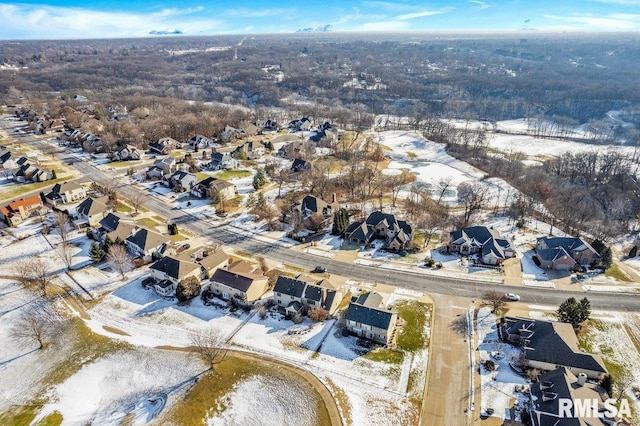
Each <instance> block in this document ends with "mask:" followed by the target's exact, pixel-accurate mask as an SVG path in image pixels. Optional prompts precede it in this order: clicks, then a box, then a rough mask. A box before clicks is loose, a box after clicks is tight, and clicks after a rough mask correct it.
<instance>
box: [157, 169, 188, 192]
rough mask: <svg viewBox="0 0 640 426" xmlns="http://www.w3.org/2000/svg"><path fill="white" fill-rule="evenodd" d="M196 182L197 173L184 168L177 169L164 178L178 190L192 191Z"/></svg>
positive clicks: (169, 185) (166, 183)
mask: <svg viewBox="0 0 640 426" xmlns="http://www.w3.org/2000/svg"><path fill="white" fill-rule="evenodd" d="M195 183H196V175H194V174H193V173H189V172H185V171H182V170H176V171H175V172H173V173H172V174H171V176H169V177H168V178H166V179H165V180H164V184H165V185H167V186H168V187H169V188H171V189H173V190H174V191H176V192H182V191H191V189H192V188H193V186H194V185H195Z"/></svg>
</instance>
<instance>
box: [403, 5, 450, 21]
mask: <svg viewBox="0 0 640 426" xmlns="http://www.w3.org/2000/svg"><path fill="white" fill-rule="evenodd" d="M450 10H452V8H444V9H440V10H423V11H422V12H414V13H407V14H405V15H398V16H396V19H397V20H399V21H407V20H410V19H417V18H424V17H426V16H433V15H441V14H443V13H447V12H449V11H450Z"/></svg>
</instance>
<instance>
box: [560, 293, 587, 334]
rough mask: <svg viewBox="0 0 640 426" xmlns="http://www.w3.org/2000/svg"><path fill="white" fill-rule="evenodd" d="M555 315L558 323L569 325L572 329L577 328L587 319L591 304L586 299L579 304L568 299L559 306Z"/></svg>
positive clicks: (571, 298)
mask: <svg viewBox="0 0 640 426" xmlns="http://www.w3.org/2000/svg"><path fill="white" fill-rule="evenodd" d="M557 314H558V318H559V319H560V321H562V322H566V323H569V324H571V325H572V326H573V328H578V327H580V324H582V323H583V322H585V321H586V320H588V319H589V316H590V315H591V302H589V299H587V298H586V297H585V298H583V299H582V300H580V302H578V301H577V300H576V299H575V298H574V297H570V298H568V299H567V300H565V301H564V302H562V303H561V304H560V307H559V308H558V311H557Z"/></svg>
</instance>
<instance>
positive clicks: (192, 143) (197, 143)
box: [189, 135, 214, 149]
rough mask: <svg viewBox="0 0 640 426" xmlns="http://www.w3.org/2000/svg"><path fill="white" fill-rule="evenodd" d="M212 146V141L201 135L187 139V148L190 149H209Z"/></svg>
mask: <svg viewBox="0 0 640 426" xmlns="http://www.w3.org/2000/svg"><path fill="white" fill-rule="evenodd" d="M213 145H214V142H213V140H212V139H210V138H208V137H206V136H203V135H195V136H193V137H192V138H191V139H189V147H191V148H192V149H196V148H197V149H203V148H209V147H212V146H213Z"/></svg>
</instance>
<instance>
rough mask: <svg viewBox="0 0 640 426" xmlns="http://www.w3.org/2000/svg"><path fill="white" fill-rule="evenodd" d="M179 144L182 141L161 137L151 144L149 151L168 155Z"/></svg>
mask: <svg viewBox="0 0 640 426" xmlns="http://www.w3.org/2000/svg"><path fill="white" fill-rule="evenodd" d="M179 146H180V143H179V142H178V141H177V140H175V139H173V138H161V139H158V140H157V141H154V142H151V143H150V144H149V152H150V153H151V154H157V155H168V154H169V153H170V152H171V151H172V150H174V149H176V148H177V147H179Z"/></svg>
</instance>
